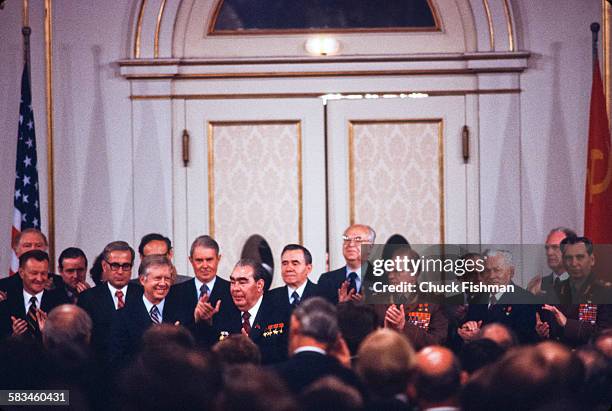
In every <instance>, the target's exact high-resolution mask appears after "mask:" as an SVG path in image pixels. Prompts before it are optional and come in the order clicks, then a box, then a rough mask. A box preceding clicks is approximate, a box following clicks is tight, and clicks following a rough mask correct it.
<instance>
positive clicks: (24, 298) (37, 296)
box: [23, 288, 45, 311]
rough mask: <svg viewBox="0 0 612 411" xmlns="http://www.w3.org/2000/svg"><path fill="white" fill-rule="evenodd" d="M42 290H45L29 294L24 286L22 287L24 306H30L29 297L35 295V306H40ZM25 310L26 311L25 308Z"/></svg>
mask: <svg viewBox="0 0 612 411" xmlns="http://www.w3.org/2000/svg"><path fill="white" fill-rule="evenodd" d="M44 292H45V290H42V291H41V292H39V293H38V294H30V293H29V292H27V291H26V290H25V288H24V289H23V302H24V303H25V305H26V307H28V308H29V307H30V298H32V297H36V308H40V303H41V302H42V296H43V293H44ZM26 311H27V309H26Z"/></svg>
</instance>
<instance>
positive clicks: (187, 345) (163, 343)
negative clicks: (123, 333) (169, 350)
mask: <svg viewBox="0 0 612 411" xmlns="http://www.w3.org/2000/svg"><path fill="white" fill-rule="evenodd" d="M173 345H176V346H179V347H181V348H184V349H194V348H195V345H196V343H195V340H194V338H193V336H192V335H191V333H190V332H189V330H187V328H185V327H182V326H176V325H173V324H159V325H158V326H155V327H150V328H149V329H148V330H147V331H145V333H144V334H143V336H142V350H143V351H144V350H157V349H160V348H164V347H168V346H173Z"/></svg>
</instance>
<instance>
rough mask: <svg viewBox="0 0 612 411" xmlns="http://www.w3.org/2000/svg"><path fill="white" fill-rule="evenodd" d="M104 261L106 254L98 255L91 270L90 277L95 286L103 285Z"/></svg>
mask: <svg viewBox="0 0 612 411" xmlns="http://www.w3.org/2000/svg"><path fill="white" fill-rule="evenodd" d="M103 260H104V253H100V254H98V256H97V257H96V259H95V260H94V262H93V264H92V265H91V268H90V269H89V276H90V277H91V280H92V281H93V282H94V284H95V285H100V284H102V272H103V271H104V270H103V269H102V261H103Z"/></svg>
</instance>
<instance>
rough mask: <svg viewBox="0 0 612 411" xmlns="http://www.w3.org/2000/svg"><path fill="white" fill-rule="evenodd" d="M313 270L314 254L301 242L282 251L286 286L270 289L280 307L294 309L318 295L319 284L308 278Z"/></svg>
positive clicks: (283, 275)
mask: <svg viewBox="0 0 612 411" xmlns="http://www.w3.org/2000/svg"><path fill="white" fill-rule="evenodd" d="M311 271H312V254H310V251H308V249H307V248H306V247H303V246H301V245H299V244H288V245H286V246H285V248H283V252H282V253H281V275H282V277H283V282H284V283H285V286H284V287H278V288H275V289H273V290H270V291H269V293H268V294H269V296H270V298H271V299H273V300H274V302H275V304H276V305H277V306H278V307H279V309H283V310H285V311H287V313H288V314H290V313H291V311H293V309H294V308H295V307H297V306H298V304H300V303H301V302H302V301H304V300H305V299H307V298H310V297H315V296H316V295H317V285H316V284H315V283H313V282H312V281H310V280H309V279H308V275H309V274H310V272H311Z"/></svg>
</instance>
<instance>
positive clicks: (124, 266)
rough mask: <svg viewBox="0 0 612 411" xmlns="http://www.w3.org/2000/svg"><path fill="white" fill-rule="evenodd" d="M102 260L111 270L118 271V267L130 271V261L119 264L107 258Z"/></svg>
mask: <svg viewBox="0 0 612 411" xmlns="http://www.w3.org/2000/svg"><path fill="white" fill-rule="evenodd" d="M104 261H106V263H107V264H108V265H109V266H110V268H111V271H119V269H121V270H122V271H130V270H131V269H132V264H131V263H123V264H119V263H111V262H109V261H108V260H104Z"/></svg>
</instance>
